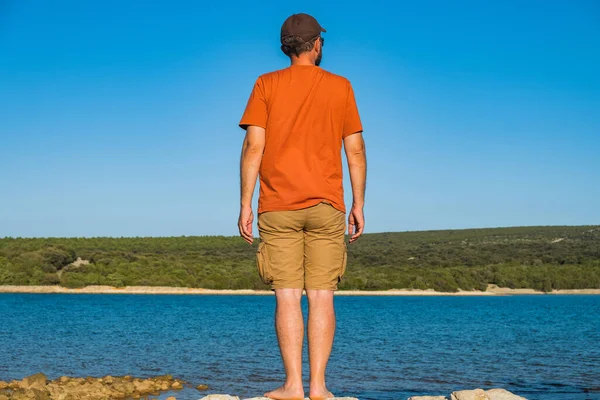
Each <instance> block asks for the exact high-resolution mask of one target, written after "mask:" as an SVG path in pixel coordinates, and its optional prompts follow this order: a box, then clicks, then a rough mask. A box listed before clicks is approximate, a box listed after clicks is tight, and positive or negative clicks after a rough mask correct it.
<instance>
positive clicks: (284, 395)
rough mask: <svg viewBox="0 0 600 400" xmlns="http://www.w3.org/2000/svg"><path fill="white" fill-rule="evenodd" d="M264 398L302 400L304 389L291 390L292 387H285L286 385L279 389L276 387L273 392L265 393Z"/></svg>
mask: <svg viewBox="0 0 600 400" xmlns="http://www.w3.org/2000/svg"><path fill="white" fill-rule="evenodd" d="M264 396H265V397H268V398H270V399H280V400H284V399H289V400H295V399H298V400H303V399H304V389H303V388H302V387H299V388H292V387H287V386H286V385H283V386H281V387H278V388H277V389H275V390H272V391H270V392H267V393H265V395H264Z"/></svg>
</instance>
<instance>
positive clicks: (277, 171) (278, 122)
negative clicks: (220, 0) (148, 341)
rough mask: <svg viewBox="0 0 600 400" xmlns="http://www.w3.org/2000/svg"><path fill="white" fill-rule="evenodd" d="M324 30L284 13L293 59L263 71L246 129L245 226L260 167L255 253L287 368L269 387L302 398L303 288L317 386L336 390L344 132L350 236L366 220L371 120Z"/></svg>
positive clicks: (318, 391) (313, 393)
mask: <svg viewBox="0 0 600 400" xmlns="http://www.w3.org/2000/svg"><path fill="white" fill-rule="evenodd" d="M321 32H325V29H323V28H322V27H321V25H319V23H318V22H317V20H316V19H314V18H313V17H311V16H310V15H307V14H294V15H292V16H290V17H289V18H288V19H287V20H286V21H285V22H284V23H283V26H282V27H281V49H282V50H283V52H284V53H285V54H286V55H288V56H289V57H290V62H291V65H290V66H289V67H287V68H285V69H282V70H278V71H274V72H271V73H267V74H264V75H261V76H260V77H259V78H258V79H257V80H256V83H255V85H254V89H253V90H252V93H251V95H250V99H249V100H248V104H247V106H246V110H245V112H244V115H243V117H242V119H241V121H240V124H239V125H240V127H242V128H243V129H246V137H245V139H244V144H243V148H242V156H241V162H240V164H241V171H240V172H241V209H240V216H239V221H238V227H239V230H240V235H241V236H242V237H243V238H244V239H245V240H246V241H247V242H248V243H250V244H252V241H253V234H252V222H253V214H252V207H251V203H252V194H253V192H254V187H255V184H256V179H257V176H258V175H259V172H260V195H259V199H258V230H259V234H260V239H261V241H260V243H259V246H258V251H257V254H256V257H257V259H256V261H257V267H258V273H259V276H260V278H261V279H262V280H263V282H265V283H266V284H269V285H271V289H272V290H273V291H275V296H276V304H277V305H276V311H275V329H276V332H277V339H278V343H279V348H280V351H281V357H282V359H283V364H284V368H285V374H286V380H285V383H284V384H283V386H281V387H279V388H277V389H275V390H273V391H270V392H267V393H265V397H269V398H272V399H303V398H304V388H303V384H302V343H303V336H304V321H303V317H302V311H301V308H300V301H301V298H302V291H303V289H305V290H306V295H307V297H308V304H309V314H308V351H309V362H310V395H309V396H310V398H311V399H312V400H317V399H326V398H330V397H334V396H333V394H332V393H331V392H330V391H329V390H328V389H327V386H326V384H325V369H326V367H327V362H328V360H329V355H330V353H331V348H332V345H333V338H334V333H335V312H334V304H333V293H334V291H335V290H337V288H338V287H337V284H338V283H339V281H340V280H341V279H342V277H343V275H344V273H345V270H346V243H345V240H344V239H345V238H344V235H345V232H346V218H345V215H346V208H345V205H344V193H343V187H342V156H341V149H342V142H343V144H344V149H345V152H346V157H347V160H348V166H349V171H350V179H351V182H352V194H353V197H354V200H353V203H352V208H351V210H350V214H349V217H348V225H349V226H348V233H349V234H350V235H351V237H350V240H349V241H350V243H352V242H354V241H355V240H357V239H358V238H359V237H360V235H361V234H362V233H363V229H364V226H365V221H364V215H363V206H364V192H365V182H366V156H365V145H364V141H363V138H362V130H363V129H362V125H361V121H360V117H359V114H358V109H357V106H356V102H355V99H354V92H353V90H352V86H351V84H350V82H349V81H348V80H347V79H345V78H343V77H341V76H338V75H335V74H332V73H330V72H327V71H325V70H323V69H321V68H320V67H319V64H320V62H321V59H322V54H323V42H324V39H323V38H322V36H321Z"/></svg>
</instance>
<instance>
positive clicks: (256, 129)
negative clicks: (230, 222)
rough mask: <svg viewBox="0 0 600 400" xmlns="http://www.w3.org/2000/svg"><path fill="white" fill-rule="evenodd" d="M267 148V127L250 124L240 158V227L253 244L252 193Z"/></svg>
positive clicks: (241, 231)
mask: <svg viewBox="0 0 600 400" xmlns="http://www.w3.org/2000/svg"><path fill="white" fill-rule="evenodd" d="M264 149H265V128H263V127H260V126H256V125H250V126H248V127H247V129H246V137H245V138H244V144H243V145H242V155H241V158H240V217H239V219H238V228H239V230H240V235H241V236H242V238H243V239H244V240H245V241H246V242H248V243H250V244H252V241H253V238H254V237H253V235H252V223H253V222H254V215H253V214H252V195H253V194H254V187H255V186H256V179H257V178H258V171H259V169H260V163H261V161H262V156H263V151H264Z"/></svg>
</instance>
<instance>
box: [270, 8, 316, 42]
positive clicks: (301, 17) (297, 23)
mask: <svg viewBox="0 0 600 400" xmlns="http://www.w3.org/2000/svg"><path fill="white" fill-rule="evenodd" d="M321 32H327V31H326V30H325V29H324V28H323V27H322V26H321V25H320V24H319V23H318V22H317V20H316V19H315V18H314V17H312V16H310V15H308V14H304V13H300V14H292V15H290V16H289V17H288V18H287V19H286V20H285V22H284V23H283V25H282V26H281V41H282V43H283V39H284V38H287V37H290V36H298V37H300V38H301V39H302V40H304V41H305V42H308V41H310V40H312V39H314V38H316V37H317V36H319V35H320V34H321Z"/></svg>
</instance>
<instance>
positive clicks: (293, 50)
mask: <svg viewBox="0 0 600 400" xmlns="http://www.w3.org/2000/svg"><path fill="white" fill-rule="evenodd" d="M318 38H319V36H317V37H315V38H314V39H311V40H310V41H308V42H305V41H304V39H302V38H301V37H299V36H289V37H286V38H283V39H282V45H281V51H283V52H284V53H285V55H286V56H288V57H291V56H292V54H295V55H296V57H297V56H299V55H300V54H302V53H306V52H308V51H311V50H312V49H313V48H314V47H315V43H316V41H317V39H318Z"/></svg>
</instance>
